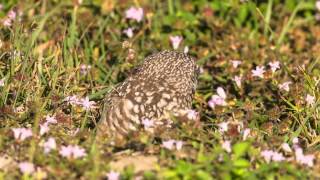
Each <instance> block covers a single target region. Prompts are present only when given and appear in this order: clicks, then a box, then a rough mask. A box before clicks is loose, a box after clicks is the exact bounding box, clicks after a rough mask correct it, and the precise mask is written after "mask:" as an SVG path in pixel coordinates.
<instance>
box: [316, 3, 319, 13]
mask: <svg viewBox="0 0 320 180" xmlns="http://www.w3.org/2000/svg"><path fill="white" fill-rule="evenodd" d="M316 8H317V10H318V11H320V1H316Z"/></svg>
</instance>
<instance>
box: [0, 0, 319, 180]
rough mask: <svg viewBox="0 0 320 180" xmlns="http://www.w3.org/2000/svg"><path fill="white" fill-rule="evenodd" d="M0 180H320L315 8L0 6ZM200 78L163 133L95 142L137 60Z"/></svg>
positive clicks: (98, 1)
mask: <svg viewBox="0 0 320 180" xmlns="http://www.w3.org/2000/svg"><path fill="white" fill-rule="evenodd" d="M0 4H1V5H0V22H1V24H0V53H1V54H0V127H1V128H0V179H55V178H59V179H60V178H61V179H101V178H105V179H318V178H320V174H319V172H320V152H319V149H320V121H319V117H320V114H319V110H320V109H319V101H318V97H319V81H320V79H319V73H320V72H319V59H320V58H319V55H320V51H319V48H320V2H317V1H313V0H309V1H299V0H285V1H281V2H279V1H278V0H269V1H263V2H260V1H259V2H258V1H251V0H248V1H245V0H243V1H237V0H233V1H232V0H230V1H220V0H213V1H210V2H209V1H206V0H201V1H183V3H182V1H172V0H168V1H163V2H160V1H146V0H141V1H128V0H121V1H115V0H94V1H89V0H83V1H80V0H78V1H77V0H73V1H62V2H59V1H48V0H43V1H28V2H24V1H16V0H9V1H5V0H3V1H0ZM164 49H176V50H179V51H185V52H186V53H188V54H190V55H191V56H194V57H195V58H196V59H197V64H198V65H199V66H200V67H201V72H200V77H199V85H198V88H197V91H196V94H195V98H194V101H193V109H191V110H190V111H189V113H188V115H189V116H188V117H187V119H186V120H184V121H183V122H180V121H179V120H176V119H173V121H174V123H175V124H176V127H175V128H174V129H172V130H171V131H170V136H163V137H162V136H160V137H157V138H152V137H150V136H149V135H148V133H149V132H148V128H147V126H152V123H151V124H150V122H146V123H145V124H144V127H145V129H146V130H145V131H144V132H141V133H140V134H139V135H135V136H133V137H132V140H133V141H132V142H131V144H128V145H127V146H122V147H115V146H112V145H110V144H108V143H107V142H106V141H105V140H104V139H99V138H96V136H95V131H96V129H95V125H96V123H97V121H98V120H99V107H100V106H101V103H102V100H103V97H104V95H105V94H106V93H108V92H109V91H110V90H111V89H112V88H113V87H114V86H115V85H116V84H117V83H119V82H121V81H123V80H124V79H125V78H126V77H127V76H129V75H130V73H131V72H132V70H133V69H134V66H136V65H137V64H139V63H141V62H142V60H143V58H144V57H146V56H147V55H149V54H151V53H153V52H157V51H161V50H164Z"/></svg>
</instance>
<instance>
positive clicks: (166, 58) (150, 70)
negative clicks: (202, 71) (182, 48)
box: [138, 50, 199, 84]
mask: <svg viewBox="0 0 320 180" xmlns="http://www.w3.org/2000/svg"><path fill="white" fill-rule="evenodd" d="M198 75H199V67H198V65H197V64H196V62H195V59H194V58H192V57H190V56H189V55H187V54H186V53H183V52H178V51H169V50H165V51H161V52H159V53H155V54H152V55H150V56H148V57H147V58H145V61H144V62H143V63H142V64H141V65H140V66H139V68H138V76H143V77H146V78H148V79H154V80H157V79H162V80H166V81H171V82H177V83H187V82H188V83H189V82H190V83H195V84H196V83H197V77H198Z"/></svg>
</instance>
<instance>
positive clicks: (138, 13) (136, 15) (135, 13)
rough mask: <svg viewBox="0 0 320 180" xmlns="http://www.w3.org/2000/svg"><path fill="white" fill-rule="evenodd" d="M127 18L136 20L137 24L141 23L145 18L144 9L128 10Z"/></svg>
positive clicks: (132, 8) (133, 8)
mask: <svg viewBox="0 0 320 180" xmlns="http://www.w3.org/2000/svg"><path fill="white" fill-rule="evenodd" d="M126 18H127V19H134V20H136V21H137V22H140V21H141V20H142V18H143V9H142V8H135V7H131V8H129V9H128V10H126Z"/></svg>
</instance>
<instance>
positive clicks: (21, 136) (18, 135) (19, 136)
mask: <svg viewBox="0 0 320 180" xmlns="http://www.w3.org/2000/svg"><path fill="white" fill-rule="evenodd" d="M11 130H12V131H13V135H14V138H15V139H16V140H20V141H24V140H25V139H27V138H28V137H31V136H32V130H31V129H27V128H12V129H11Z"/></svg>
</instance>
